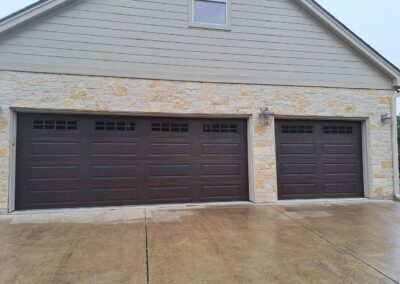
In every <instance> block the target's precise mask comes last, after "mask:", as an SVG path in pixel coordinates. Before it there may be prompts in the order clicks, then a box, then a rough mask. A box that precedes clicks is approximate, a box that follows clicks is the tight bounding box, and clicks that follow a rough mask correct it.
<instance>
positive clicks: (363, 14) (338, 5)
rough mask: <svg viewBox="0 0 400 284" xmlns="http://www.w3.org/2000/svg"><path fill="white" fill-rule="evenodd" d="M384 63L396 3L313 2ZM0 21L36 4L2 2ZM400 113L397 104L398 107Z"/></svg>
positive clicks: (397, 27) (393, 43) (397, 43)
mask: <svg viewBox="0 0 400 284" xmlns="http://www.w3.org/2000/svg"><path fill="white" fill-rule="evenodd" d="M316 1H317V2H318V3H319V4H320V5H322V6H323V7H324V8H325V9H327V10H328V11H329V12H330V13H331V14H332V15H334V16H335V17H336V18H337V19H338V20H340V21H341V22H342V23H343V24H345V25H346V26H347V27H348V28H350V29H351V30H352V31H353V32H355V33H356V34H357V35H358V36H359V37H361V38H362V39H363V40H364V41H366V42H367V43H368V44H369V45H370V46H372V47H373V48H374V49H375V50H377V51H378V52H379V53H380V54H382V55H383V56H384V57H385V58H386V59H388V60H389V61H390V62H392V63H393V64H395V65H396V66H397V67H398V68H400V16H399V11H400V1H399V0H316ZM1 2H2V3H1V4H0V18H3V17H5V16H7V15H9V14H11V13H13V12H15V11H17V10H19V9H22V8H24V7H26V6H27V5H30V4H32V3H34V2H36V1H35V0H1ZM398 110H399V111H400V103H399V105H398Z"/></svg>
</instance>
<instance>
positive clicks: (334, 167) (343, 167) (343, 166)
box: [322, 162, 357, 174]
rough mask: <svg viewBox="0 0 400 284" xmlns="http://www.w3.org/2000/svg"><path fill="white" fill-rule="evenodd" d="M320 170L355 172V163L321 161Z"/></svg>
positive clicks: (332, 172)
mask: <svg viewBox="0 0 400 284" xmlns="http://www.w3.org/2000/svg"><path fill="white" fill-rule="evenodd" d="M322 172H323V173H324V174H351V173H353V174H354V173H357V164H356V163H355V162H348V163H344V162H342V163H323V165H322Z"/></svg>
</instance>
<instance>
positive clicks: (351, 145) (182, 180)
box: [16, 114, 363, 209]
mask: <svg viewBox="0 0 400 284" xmlns="http://www.w3.org/2000/svg"><path fill="white" fill-rule="evenodd" d="M276 149H277V173H278V196H279V199H312V198H338V197H361V196H363V175H362V173H363V170H362V145H361V127H360V123H358V122H343V121H289V120H277V121H276ZM265 162H266V163H267V162H268V161H265ZM248 184H249V183H248V159H247V122H246V120H241V119H184V118H181V119H175V118H145V117H111V116H87V115H80V116H72V115H43V114H19V115H18V131H17V175H16V208H17V209H42V208H68V207H91V206H118V205H136V204H155V203H179V202H210V201H243V200H248V192H249V186H248Z"/></svg>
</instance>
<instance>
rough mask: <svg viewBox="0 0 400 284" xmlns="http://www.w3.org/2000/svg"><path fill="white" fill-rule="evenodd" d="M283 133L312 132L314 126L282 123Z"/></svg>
mask: <svg viewBox="0 0 400 284" xmlns="http://www.w3.org/2000/svg"><path fill="white" fill-rule="evenodd" d="M281 133H282V134H312V133H314V128H313V126H311V125H282V127H281Z"/></svg>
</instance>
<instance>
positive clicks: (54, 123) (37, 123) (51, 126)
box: [33, 120, 78, 130]
mask: <svg viewBox="0 0 400 284" xmlns="http://www.w3.org/2000/svg"><path fill="white" fill-rule="evenodd" d="M33 129H34V130H77V129H78V122H77V121H76V120H34V121H33Z"/></svg>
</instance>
